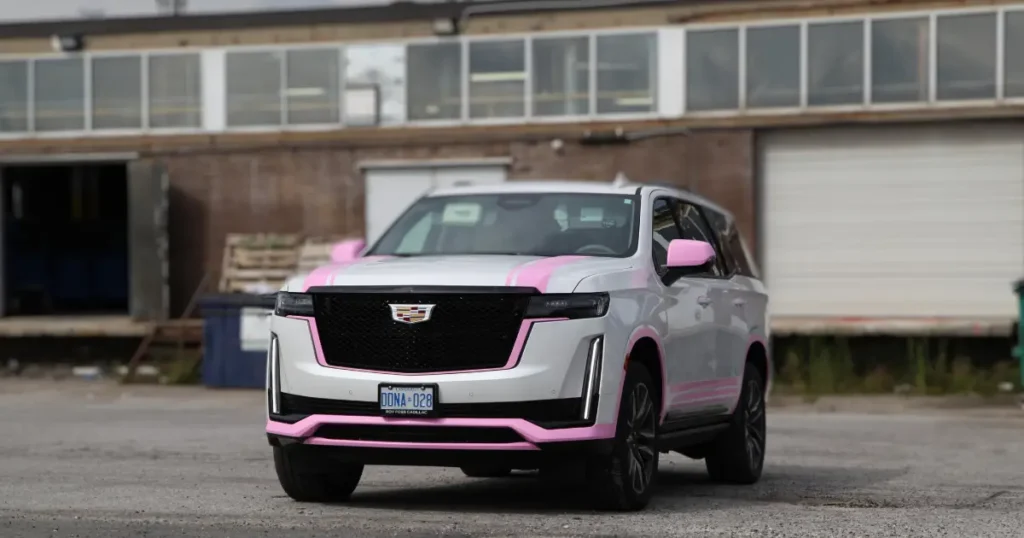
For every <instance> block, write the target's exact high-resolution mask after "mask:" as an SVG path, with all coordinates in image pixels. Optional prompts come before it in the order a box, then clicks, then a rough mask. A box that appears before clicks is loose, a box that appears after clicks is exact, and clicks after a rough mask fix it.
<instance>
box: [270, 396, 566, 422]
mask: <svg viewBox="0 0 1024 538" xmlns="http://www.w3.org/2000/svg"><path fill="white" fill-rule="evenodd" d="M581 405H582V399H581V398H563V399H558V400H533V401H527V402H488V403H444V402H442V403H440V404H439V405H438V406H437V414H438V416H440V417H445V418H521V419H524V420H529V421H530V422H534V423H537V424H544V423H551V422H571V421H576V420H579V418H580V409H581ZM281 414H282V415H347V416H379V415H380V414H381V411H380V404H378V403H377V402H357V401H351V400H329V399H325V398H310V397H308V396H297V395H294V394H281Z"/></svg>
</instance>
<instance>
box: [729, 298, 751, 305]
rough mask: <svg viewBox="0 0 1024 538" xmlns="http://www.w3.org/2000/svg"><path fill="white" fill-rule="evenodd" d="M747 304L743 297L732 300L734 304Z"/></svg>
mask: <svg viewBox="0 0 1024 538" xmlns="http://www.w3.org/2000/svg"><path fill="white" fill-rule="evenodd" d="M745 304H747V302H746V301H744V300H743V299H736V300H735V301H733V302H732V305H733V306H743V305H745Z"/></svg>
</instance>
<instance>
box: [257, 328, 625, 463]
mask: <svg viewBox="0 0 1024 538" xmlns="http://www.w3.org/2000/svg"><path fill="white" fill-rule="evenodd" d="M311 323H312V320H309V319H305V318H289V317H278V316H275V317H274V318H273V319H272V322H271V327H272V329H271V330H272V333H273V335H272V337H273V338H275V339H276V344H275V345H273V346H271V353H277V354H278V356H277V357H276V359H275V360H271V361H268V364H271V365H277V368H278V371H277V372H268V387H271V391H270V393H269V394H268V399H271V400H274V402H275V405H273V406H271V407H272V408H273V409H274V410H275V412H273V413H268V417H267V418H268V421H267V434H268V436H269V438H270V441H271V444H275V445H277V446H290V445H295V444H302V445H307V446H317V447H329V448H332V449H338V450H333V451H332V452H334V453H346V454H352V457H353V458H356V459H358V460H359V461H364V462H365V461H367V458H369V459H373V458H370V457H369V455H370V454H383V453H384V452H388V453H393V454H394V455H395V458H397V459H398V460H404V456H403V454H406V453H408V452H410V451H413V452H415V451H420V452H424V453H427V452H436V451H450V452H453V453H464V452H488V453H494V455H495V456H497V455H498V454H505V455H507V454H509V453H516V454H518V456H516V457H517V458H520V457H526V458H527V459H530V457H529V456H526V454H528V453H545V454H550V453H552V452H555V453H561V452H566V451H568V452H575V451H577V450H580V449H582V450H586V451H591V450H597V451H602V450H604V448H605V446H604V445H609V444H610V443H609V442H608V441H609V440H610V439H611V438H612V437H614V435H615V416H616V413H617V410H618V406H617V403H618V400H619V392H620V391H621V384H622V378H623V371H622V357H623V356H624V353H623V352H621V351H619V348H624V346H625V342H624V341H621V342H620V341H618V340H617V339H616V338H615V336H614V335H612V334H608V332H607V331H606V327H605V321H604V320H602V319H582V320H560V321H551V322H538V323H533V324H532V327H530V330H529V336H528V338H525V339H524V342H523V344H522V345H521V346H519V349H517V351H516V353H517V354H518V355H517V357H514V360H511V359H510V361H509V363H510V366H509V367H508V368H503V369H496V370H480V371H466V372H445V373H432V374H418V375H408V374H397V373H387V372H373V371H366V370H355V369H346V368H339V367H333V366H327V365H326V364H324V362H323V360H322V356H319V355H318V350H317V346H316V345H315V334H316V332H315V327H313V326H311ZM595 342H598V343H599V344H595ZM595 348H598V349H597V350H595ZM595 353H599V356H598V357H597V364H599V365H600V366H599V368H598V370H597V371H596V373H595V372H594V371H593V368H592V364H593V363H594V362H595V361H594V360H592V357H594V355H595ZM275 376H276V378H275ZM591 380H592V381H591ZM382 383H430V384H433V385H435V386H436V387H437V404H436V410H437V417H434V418H418V417H417V418H395V417H385V416H381V414H380V412H379V408H378V404H377V392H378V386H379V385H380V384H382ZM588 389H589V390H588ZM275 390H276V391H277V393H276V396H275V395H274V393H273V391H275ZM588 394H589V397H588ZM585 408H586V409H588V411H587V412H586V413H584V412H583V410H584V409H585ZM389 458H390V457H389ZM385 459H388V458H385ZM430 460H431V458H430V457H427V458H425V461H430ZM389 461H390V460H389Z"/></svg>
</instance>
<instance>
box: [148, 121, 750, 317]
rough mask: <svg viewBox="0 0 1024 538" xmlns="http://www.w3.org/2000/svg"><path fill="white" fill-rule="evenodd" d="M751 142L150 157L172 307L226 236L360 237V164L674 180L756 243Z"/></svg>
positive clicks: (726, 139) (710, 138) (213, 259)
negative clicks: (163, 172)
mask: <svg viewBox="0 0 1024 538" xmlns="http://www.w3.org/2000/svg"><path fill="white" fill-rule="evenodd" d="M753 146H754V145H753V133H752V132H751V131H745V130H723V131H707V132H698V133H694V134H691V135H689V136H681V135H680V136H670V137H659V138H651V139H648V140H643V141H638V142H634V143H632V144H630V145H628V146H626V145H623V146H618V145H615V146H582V145H579V144H578V143H575V142H571V141H566V143H565V144H564V146H563V147H562V149H561V151H558V152H556V151H555V150H553V149H552V146H551V143H550V141H548V140H545V141H530V142H485V143H478V144H471V143H445V144H443V145H441V144H439V145H429V144H422V145H407V146H390V147H389V146H379V147H357V148H309V149H279V150H270V151H268V150H260V151H257V152H254V151H246V150H236V151H233V152H209V153H202V152H199V153H193V154H181V155H173V154H168V155H163V156H157V157H155V158H157V159H158V160H160V161H161V162H163V163H164V164H165V165H166V166H167V168H168V170H169V172H170V177H171V214H170V235H171V245H170V256H171V295H172V312H173V313H176V312H179V311H180V309H181V308H182V307H183V305H184V303H185V302H186V301H187V300H188V298H189V296H190V295H191V293H192V292H193V290H194V288H195V287H196V286H197V285H198V283H199V281H200V279H201V278H202V275H203V272H204V271H205V270H211V271H217V269H219V264H220V260H221V253H222V250H221V249H222V247H223V239H224V235H225V234H227V233H233V232H304V233H310V234H339V233H340V234H354V235H355V234H362V233H363V215H364V195H365V193H364V188H363V179H362V175H361V173H360V171H359V169H358V163H359V162H361V161H367V160H379V159H389V160H390V159H436V158H478V157H512V159H513V165H512V168H511V170H510V176H511V178H513V179H584V180H586V179H589V180H601V181H611V180H612V178H613V177H614V176H615V173H616V172H617V171H619V170H621V171H623V172H624V173H626V175H627V176H628V177H629V178H630V179H632V180H635V181H666V182H672V183H675V184H679V185H682V186H684V187H687V188H689V189H691V190H693V191H695V192H698V193H700V194H703V195H705V196H707V197H709V198H710V199H712V200H714V201H716V202H718V203H720V204H722V205H723V206H725V207H726V208H727V209H729V210H730V211H732V212H733V213H734V214H735V215H736V217H737V220H738V221H739V225H740V227H741V229H742V231H743V233H744V234H745V235H746V237H747V238H748V239H749V241H750V242H751V243H753V242H754V239H755V235H754V225H755V220H754V207H755V205H754V165H753V162H754V154H753Z"/></svg>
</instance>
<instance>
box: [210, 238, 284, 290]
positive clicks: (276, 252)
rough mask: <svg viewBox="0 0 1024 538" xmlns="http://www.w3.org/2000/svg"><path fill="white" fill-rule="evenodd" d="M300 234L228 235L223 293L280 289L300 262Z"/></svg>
mask: <svg viewBox="0 0 1024 538" xmlns="http://www.w3.org/2000/svg"><path fill="white" fill-rule="evenodd" d="M300 243H301V236H299V235H298V234H229V235H228V236H227V238H226V240H225V246H224V261H223V265H222V267H221V276H220V285H219V286H218V290H219V291H220V292H222V293H233V292H263V291H266V290H267V289H268V288H271V289H273V290H277V289H279V288H280V287H281V286H282V285H283V284H284V281H285V280H286V279H287V278H288V277H290V276H291V275H293V274H295V272H296V270H297V267H298V263H299V245H300Z"/></svg>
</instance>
